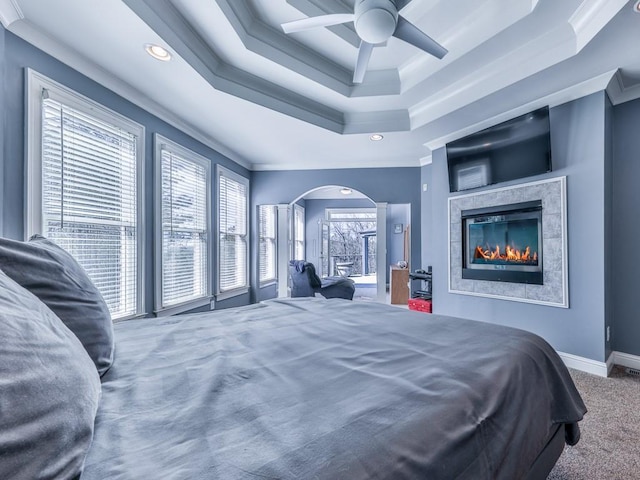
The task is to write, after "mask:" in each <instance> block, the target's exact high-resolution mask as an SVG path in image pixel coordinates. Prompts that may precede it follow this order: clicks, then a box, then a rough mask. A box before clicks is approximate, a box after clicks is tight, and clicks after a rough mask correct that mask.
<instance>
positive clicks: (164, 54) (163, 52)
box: [144, 43, 171, 62]
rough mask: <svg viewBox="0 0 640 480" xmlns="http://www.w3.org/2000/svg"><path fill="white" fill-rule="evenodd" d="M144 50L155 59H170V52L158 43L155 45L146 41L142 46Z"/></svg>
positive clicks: (165, 60)
mask: <svg viewBox="0 0 640 480" xmlns="http://www.w3.org/2000/svg"><path fill="white" fill-rule="evenodd" d="M144 49H145V51H146V52H147V53H148V54H149V55H151V56H152V57H153V58H155V59H156V60H160V61H162V62H168V61H169V60H171V53H170V52H169V50H167V49H166V48H164V47H161V46H160V45H155V44H153V43H147V44H146V45H145V46H144Z"/></svg>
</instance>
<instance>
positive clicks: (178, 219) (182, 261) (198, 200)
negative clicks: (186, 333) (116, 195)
mask: <svg viewBox="0 0 640 480" xmlns="http://www.w3.org/2000/svg"><path fill="white" fill-rule="evenodd" d="M160 151H161V155H160V156H161V170H162V179H161V192H162V193H161V196H162V199H161V203H162V205H161V209H162V232H161V242H162V247H161V260H160V262H161V265H162V288H161V293H160V294H161V297H162V298H161V305H160V308H166V307H169V306H173V305H178V304H181V303H185V302H189V301H191V300H195V299H198V298H202V297H206V296H208V292H209V289H208V284H209V282H208V250H209V248H208V246H209V236H208V196H207V182H208V168H207V166H205V165H203V164H201V163H200V162H197V161H193V160H190V159H187V158H183V157H182V156H179V155H176V154H175V153H174V152H172V151H171V150H169V149H166V148H161V150H160Z"/></svg>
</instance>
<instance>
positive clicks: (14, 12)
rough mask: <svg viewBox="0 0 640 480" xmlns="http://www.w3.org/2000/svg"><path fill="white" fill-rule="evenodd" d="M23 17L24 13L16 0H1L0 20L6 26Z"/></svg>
mask: <svg viewBox="0 0 640 480" xmlns="http://www.w3.org/2000/svg"><path fill="white" fill-rule="evenodd" d="M23 19H24V14H23V13H22V10H21V9H20V6H19V5H18V4H17V3H16V1H15V0H0V22H1V23H2V25H3V26H4V28H9V25H11V24H12V23H14V22H17V21H18V20H23Z"/></svg>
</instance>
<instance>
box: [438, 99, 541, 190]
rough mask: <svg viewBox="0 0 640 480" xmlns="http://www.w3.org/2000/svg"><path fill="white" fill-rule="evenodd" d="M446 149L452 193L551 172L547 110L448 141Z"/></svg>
mask: <svg viewBox="0 0 640 480" xmlns="http://www.w3.org/2000/svg"><path fill="white" fill-rule="evenodd" d="M446 149H447V163H448V167H449V190H450V191H451V192H459V191H461V190H469V189H471V188H478V187H483V186H485V185H492V184H494V183H500V182H507V181H509V180H515V179H518V178H524V177H530V176H532V175H539V174H541V173H545V172H550V171H551V135H550V128H549V107H544V108H540V109H538V110H535V111H533V112H530V113H527V114H525V115H522V116H520V117H517V118H514V119H511V120H508V121H506V122H503V123H500V124H498V125H495V126H493V127H489V128H487V129H485V130H481V131H479V132H477V133H474V134H472V135H469V136H467V137H464V138H461V139H459V140H455V141H453V142H450V143H448V144H447V146H446Z"/></svg>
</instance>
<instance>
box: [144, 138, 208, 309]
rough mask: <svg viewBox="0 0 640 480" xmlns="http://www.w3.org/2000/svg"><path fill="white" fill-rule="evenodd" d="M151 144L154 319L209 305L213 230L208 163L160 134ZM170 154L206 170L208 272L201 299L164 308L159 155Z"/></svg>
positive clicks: (205, 159)
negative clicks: (164, 152) (152, 169)
mask: <svg viewBox="0 0 640 480" xmlns="http://www.w3.org/2000/svg"><path fill="white" fill-rule="evenodd" d="M153 141H154V158H153V161H154V170H155V172H154V186H155V200H154V222H155V227H154V231H155V239H154V248H155V255H154V257H155V259H154V261H155V280H154V299H155V301H154V306H155V309H154V313H155V314H156V315H157V316H166V315H175V314H178V313H182V312H186V311H188V310H192V309H194V308H198V307H202V306H205V305H209V304H210V302H211V296H212V295H211V292H212V290H213V289H212V284H213V275H212V271H213V258H212V257H213V255H212V252H213V248H212V241H213V240H212V238H213V228H212V220H211V161H210V160H209V159H208V158H206V157H203V156H202V155H199V154H197V153H195V152H193V151H192V150H189V149H188V148H186V147H183V146H182V145H180V144H178V143H176V142H174V141H172V140H169V139H168V138H165V137H163V136H162V135H160V134H158V133H155V134H154V136H153ZM163 151H169V152H171V153H174V154H175V155H176V156H178V157H180V158H181V159H183V160H186V161H188V162H193V163H196V164H199V165H201V166H203V167H204V168H205V170H206V180H205V182H206V192H207V198H206V234H207V246H206V252H207V271H206V282H207V285H206V288H205V294H204V295H203V296H202V297H198V298H192V299H189V300H186V301H183V302H180V303H176V304H172V305H164V301H163V296H162V292H163V288H162V287H163V283H162V282H163V275H162V273H163V258H162V239H163V231H162V152H163Z"/></svg>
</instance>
